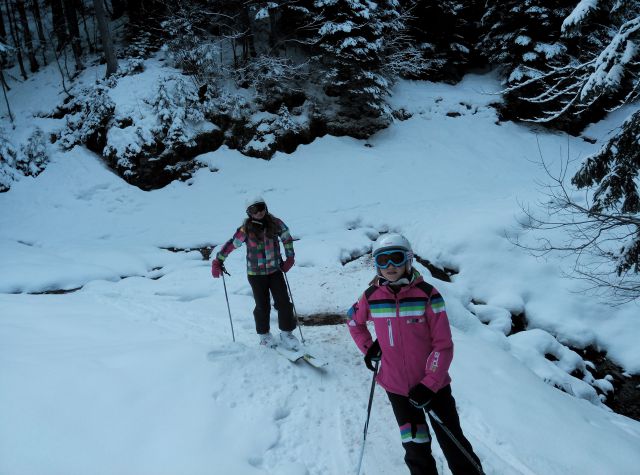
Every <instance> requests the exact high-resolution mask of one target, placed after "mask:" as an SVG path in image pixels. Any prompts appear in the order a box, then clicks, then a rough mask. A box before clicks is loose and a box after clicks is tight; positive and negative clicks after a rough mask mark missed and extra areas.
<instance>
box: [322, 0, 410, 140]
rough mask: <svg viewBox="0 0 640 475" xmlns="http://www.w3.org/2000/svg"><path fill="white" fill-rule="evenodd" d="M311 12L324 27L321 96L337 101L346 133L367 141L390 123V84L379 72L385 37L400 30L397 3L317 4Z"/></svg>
mask: <svg viewBox="0 0 640 475" xmlns="http://www.w3.org/2000/svg"><path fill="white" fill-rule="evenodd" d="M315 8H316V9H318V10H321V15H322V19H323V21H324V22H323V24H322V26H321V27H320V28H319V30H318V36H317V42H316V45H317V47H318V48H319V50H320V52H321V53H322V59H321V61H322V63H323V66H324V67H326V74H325V75H324V78H323V81H322V83H323V86H324V90H325V92H326V94H327V95H329V96H333V97H337V98H338V103H339V104H340V106H341V110H340V116H341V117H342V118H343V119H344V120H345V125H346V126H347V128H349V129H350V130H349V133H350V134H351V135H354V136H360V137H366V136H368V135H370V134H371V133H373V132H374V131H375V130H377V129H379V128H381V127H384V126H386V125H387V124H388V122H389V120H390V111H389V108H388V106H387V104H386V97H387V95H388V94H389V88H390V85H391V84H390V79H389V78H388V77H386V76H385V75H384V74H383V72H382V66H383V58H384V53H385V46H386V43H385V41H386V37H387V36H388V35H390V34H393V33H394V32H396V31H398V30H399V29H400V28H401V24H400V22H399V13H398V11H399V5H398V2H397V1H396V0H383V1H379V2H377V3H373V2H368V1H366V0H316V2H315ZM355 124H358V125H355ZM354 126H355V127H354ZM338 133H339V131H338Z"/></svg>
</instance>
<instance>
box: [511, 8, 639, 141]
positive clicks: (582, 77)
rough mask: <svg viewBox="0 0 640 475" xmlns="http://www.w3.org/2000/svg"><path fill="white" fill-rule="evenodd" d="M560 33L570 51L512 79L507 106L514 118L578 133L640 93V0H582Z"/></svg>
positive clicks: (563, 42) (562, 42)
mask: <svg viewBox="0 0 640 475" xmlns="http://www.w3.org/2000/svg"><path fill="white" fill-rule="evenodd" d="M563 12H564V10H563ZM560 32H561V37H560V38H559V40H558V42H559V44H561V45H562V46H563V48H564V49H565V54H564V55H561V56H557V57H556V61H554V62H553V63H551V64H549V65H547V67H546V69H545V68H536V69H535V70H533V71H532V73H533V74H530V75H529V76H528V77H521V78H519V81H512V82H511V84H509V86H510V87H508V89H507V91H506V95H505V97H506V98H507V105H506V107H505V109H508V108H509V107H510V108H511V109H512V110H513V112H514V113H513V114H512V117H517V118H521V119H525V120H531V121H535V122H543V123H548V124H550V125H554V126H556V127H560V128H564V129H566V130H568V131H570V132H573V133H577V132H579V131H580V130H581V129H582V128H583V127H584V125H586V124H587V123H589V122H593V121H595V120H599V119H601V118H602V117H603V116H604V114H605V113H606V112H608V111H610V110H612V109H614V108H616V107H619V106H620V105H622V104H625V103H629V102H633V101H634V100H636V99H637V98H638V95H639V94H640V75H639V73H640V70H639V68H640V61H638V59H639V56H640V51H639V49H638V48H637V46H636V42H637V40H638V38H639V37H640V4H639V3H638V2H636V1H632V0H600V1H598V2H593V1H591V0H581V1H580V2H578V4H577V5H574V8H572V9H571V11H570V12H569V14H568V15H567V16H566V18H565V19H564V20H563V22H562V24H561V26H560ZM558 60H559V61H558Z"/></svg>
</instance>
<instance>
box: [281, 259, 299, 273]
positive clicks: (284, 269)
mask: <svg viewBox="0 0 640 475" xmlns="http://www.w3.org/2000/svg"><path fill="white" fill-rule="evenodd" d="M294 262H295V259H294V258H293V256H291V257H287V260H286V261H284V262H283V263H282V265H281V266H280V269H282V272H289V269H291V268H292V267H293V264H294Z"/></svg>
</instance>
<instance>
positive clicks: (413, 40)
mask: <svg viewBox="0 0 640 475" xmlns="http://www.w3.org/2000/svg"><path fill="white" fill-rule="evenodd" d="M400 4H401V6H402V20H403V22H404V25H405V29H406V30H405V35H401V36H400V37H399V38H401V39H404V41H399V44H398V51H397V52H396V53H395V54H394V56H393V59H399V60H400V61H401V65H402V68H401V69H400V70H399V71H398V73H399V74H400V75H401V76H403V77H407V78H412V79H428V80H432V81H452V82H455V81H458V80H459V79H461V77H462V75H463V74H464V72H465V71H466V70H467V69H468V68H469V67H470V66H472V65H475V64H477V62H478V60H477V58H476V53H475V45H476V43H477V40H478V39H477V36H478V32H477V23H478V21H479V19H480V13H479V8H478V5H477V4H476V2H475V1H473V0H442V1H437V0H401V1H400Z"/></svg>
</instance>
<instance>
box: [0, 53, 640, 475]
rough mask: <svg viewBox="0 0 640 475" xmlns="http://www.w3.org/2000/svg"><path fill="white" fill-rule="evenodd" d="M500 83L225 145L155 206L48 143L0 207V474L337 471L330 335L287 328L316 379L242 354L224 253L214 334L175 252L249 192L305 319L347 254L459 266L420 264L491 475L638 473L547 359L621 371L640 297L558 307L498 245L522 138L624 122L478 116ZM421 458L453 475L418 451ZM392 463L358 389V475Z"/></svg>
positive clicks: (351, 258)
mask: <svg viewBox="0 0 640 475" xmlns="http://www.w3.org/2000/svg"><path fill="white" fill-rule="evenodd" d="M156 66H157V65H156ZM161 69H162V68H161V67H153V68H149V69H147V72H145V73H144V74H143V75H141V77H140V83H139V84H144V85H145V87H144V88H142V89H140V88H131V93H130V95H129V96H127V95H126V94H124V93H123V90H122V89H121V90H120V91H119V98H118V101H120V104H121V105H124V106H126V105H127V104H129V105H131V104H134V103H135V102H136V101H138V100H140V97H141V96H142V95H144V92H145V91H148V90H151V89H152V88H150V87H147V86H148V85H149V84H152V83H153V81H154V78H155V77H156V76H157V75H159V74H161ZM47 74H48V73H47V72H45V73H42V75H41V76H38V77H37V78H36V79H34V80H32V81H29V82H28V83H26V84H23V85H16V86H15V87H14V88H13V89H12V91H10V94H11V96H10V100H12V101H13V103H14V104H18V106H16V111H14V112H16V115H17V123H18V126H19V127H18V129H17V130H18V132H16V135H15V137H18V138H19V137H20V136H26V135H27V134H26V132H25V130H24V129H23V127H27V128H28V127H33V126H35V125H38V126H40V127H42V128H43V129H44V130H45V132H50V131H52V130H54V129H55V128H56V127H60V126H61V123H60V121H56V120H54V119H42V118H34V117H33V116H32V113H33V111H41V110H47V108H50V107H53V105H54V104H55V103H56V101H55V100H54V98H55V97H59V96H57V88H59V86H58V84H57V82H56V80H55V77H53V76H51V77H49V78H47ZM91 74H94V75H96V74H97V73H96V72H95V71H94V72H92V71H90V70H89V71H88V72H87V73H86V76H87V78H89V79H90V76H91ZM38 78H39V79H38ZM497 87H498V86H497V83H496V81H495V79H494V78H493V77H491V76H469V77H467V78H466V79H465V80H464V81H463V82H462V83H461V84H459V85H458V86H455V87H452V86H448V85H441V84H430V83H419V82H416V83H411V82H404V83H401V84H399V85H398V86H397V87H396V90H395V94H394V97H393V102H394V105H395V106H396V107H403V108H404V109H405V110H407V111H409V112H411V113H413V117H412V118H411V119H409V120H407V121H404V122H398V123H396V124H393V125H392V126H391V127H390V128H388V129H387V130H384V131H382V132H380V133H379V134H377V135H376V136H374V137H372V138H371V139H370V140H368V141H359V140H355V139H351V138H346V137H343V138H335V137H329V136H328V137H324V138H322V139H319V140H316V141H315V142H314V143H312V144H310V145H306V146H301V147H299V148H298V150H297V151H296V152H295V153H294V154H291V155H284V154H278V155H276V156H275V158H274V159H273V160H271V161H268V162H267V161H262V160H256V159H251V158H247V157H244V156H242V155H240V154H239V153H237V152H235V151H232V150H228V149H226V148H223V149H220V150H217V151H216V152H213V153H209V154H206V155H204V156H202V157H200V158H201V159H202V161H203V162H205V163H207V164H208V165H209V166H208V167H205V168H203V169H201V170H200V171H199V172H197V173H196V174H195V176H194V177H193V178H192V179H191V180H189V181H188V182H187V183H178V182H176V183H172V184H170V185H169V186H167V187H165V188H164V189H161V190H156V191H151V192H144V191H141V190H139V189H137V188H134V187H131V186H129V185H127V184H126V183H125V182H124V181H123V180H121V179H120V178H118V177H117V176H115V175H114V174H113V173H112V172H110V171H109V170H108V169H107V168H106V167H105V166H104V165H103V164H102V163H101V162H100V160H99V159H98V158H97V157H96V156H94V155H93V154H91V153H89V152H87V151H86V150H85V149H82V148H75V149H73V150H72V151H70V152H66V153H62V152H60V151H57V150H56V149H55V148H54V147H53V146H52V147H51V153H52V157H53V158H52V163H51V164H50V165H49V167H48V168H47V169H46V171H45V172H44V173H42V174H41V175H40V176H38V177H37V178H35V179H34V178H24V179H22V180H21V181H20V182H18V183H16V184H14V185H13V187H12V189H11V191H9V192H8V193H4V194H1V195H0V292H1V293H0V474H2V475H54V474H65V475H73V474H87V473H91V474H96V475H99V474H119V475H120V474H132V475H146V474H149V475H152V474H153V475H161V474H167V475H171V474H178V473H179V474H187V475H198V474H229V473H233V474H242V475H244V474H274V475H304V474H308V475H326V474H335V475H343V474H349V473H353V472H354V471H355V467H356V463H357V458H358V455H359V450H360V445H361V442H362V428H363V425H364V420H365V415H366V405H367V397H368V393H369V385H370V378H371V373H370V372H369V371H367V370H366V368H365V367H364V365H363V364H362V359H361V355H360V354H359V352H358V350H357V349H356V347H355V345H354V344H353V342H352V341H351V339H350V337H349V335H348V331H347V329H346V328H345V327H343V326H324V327H303V332H304V337H305V339H306V340H307V342H308V346H309V347H310V348H311V349H312V350H313V351H314V352H315V353H316V354H317V355H318V356H321V357H323V358H325V359H327V360H328V361H329V363H330V364H329V366H328V369H327V370H326V371H325V372H320V371H317V370H315V369H313V368H311V367H310V366H308V365H305V364H298V365H293V364H291V363H290V362H288V361H286V360H285V359H284V358H282V357H280V356H279V355H277V354H276V353H275V352H271V351H269V350H261V349H260V348H258V345H257V337H256V335H255V330H254V325H253V317H252V309H253V299H252V296H251V290H250V287H249V285H248V282H247V280H246V276H245V264H244V249H243V250H239V251H236V252H235V253H234V254H232V255H231V256H230V258H229V259H228V260H227V268H228V270H229V271H230V272H231V274H232V275H231V277H227V278H226V284H227V288H228V292H229V303H230V307H231V313H232V316H233V322H234V327H235V335H236V339H237V342H236V343H232V342H231V331H230V326H229V315H228V313H227V304H226V301H225V294H224V289H223V285H222V282H221V281H219V280H216V281H214V280H213V279H212V278H211V276H210V271H209V262H207V261H203V260H202V258H201V255H200V253H199V252H197V251H189V249H195V248H199V247H205V246H211V245H220V244H222V243H223V242H224V241H226V240H227V239H228V238H229V237H231V235H232V234H233V232H234V230H235V229H236V227H237V226H239V225H240V223H241V221H242V219H243V215H244V204H243V203H244V200H245V198H246V196H247V195H255V194H257V193H259V194H262V195H263V196H264V197H265V198H266V200H267V202H268V204H269V208H270V210H271V212H273V213H274V214H275V215H276V216H279V217H281V218H282V219H283V220H284V221H285V222H286V223H287V224H288V225H289V227H290V229H291V231H292V233H293V235H294V237H295V238H296V239H297V241H296V242H295V249H296V266H295V267H294V268H293V269H292V270H291V271H290V273H289V274H288V278H289V281H290V284H291V287H292V293H293V296H294V300H295V305H296V308H297V310H298V313H300V314H301V315H303V316H304V315H309V314H315V313H344V312H345V310H346V309H347V308H348V307H349V306H350V305H351V303H352V302H353V301H354V300H355V299H356V298H357V297H358V296H359V294H360V293H361V292H362V291H363V290H364V289H365V288H366V287H367V284H368V282H369V280H370V278H371V276H372V275H373V269H372V266H371V261H370V259H369V257H368V256H367V251H368V250H370V246H371V243H372V240H373V239H375V238H376V237H377V236H378V235H379V233H380V232H385V231H387V230H396V231H401V232H402V233H404V234H405V235H406V236H407V237H408V238H409V239H410V240H411V241H412V243H413V244H414V249H415V251H416V253H417V254H418V255H420V256H421V257H422V258H424V259H428V260H430V261H431V262H433V263H435V264H437V265H441V266H446V267H448V268H453V269H456V270H458V271H459V272H458V274H456V275H455V276H454V278H453V282H452V283H444V282H441V281H437V280H434V279H431V278H430V276H429V275H428V272H427V271H426V270H425V269H423V268H422V267H420V266H419V264H416V265H417V266H418V268H419V269H420V270H421V271H422V272H423V273H424V274H426V275H425V277H426V279H427V280H428V281H430V282H431V283H432V284H434V285H436V286H437V287H438V288H439V289H440V290H441V292H442V293H443V294H444V296H445V298H446V301H447V310H448V312H449V316H450V320H451V322H452V325H453V327H454V328H453V335H454V342H455V345H456V355H455V358H454V362H453V366H452V369H451V373H452V378H453V384H452V387H453V392H454V396H455V397H456V400H457V403H458V406H459V412H460V416H461V420H462V425H463V428H464V430H465V432H466V434H467V436H468V438H469V439H470V441H471V443H472V444H473V446H474V448H475V450H476V452H477V454H478V455H479V456H480V458H481V460H482V462H483V465H484V467H485V470H486V473H487V474H495V475H498V474H499V475H512V474H513V475H518V474H527V475H529V474H537V475H556V474H557V475H560V474H562V475H566V474H580V475H586V474H592V475H631V474H635V473H637V470H638V467H639V466H640V422H638V421H634V420H631V419H629V418H626V417H624V416H620V415H617V414H615V413H612V412H610V411H609V410H607V408H606V407H605V406H603V405H602V404H601V403H600V400H599V399H598V397H597V395H596V393H595V390H594V389H593V386H594V385H599V386H600V387H604V388H606V387H607V384H608V382H607V381H606V380H601V381H595V382H594V381H591V383H592V384H587V382H589V381H586V382H585V381H581V380H578V379H576V378H573V377H571V376H569V373H570V372H571V371H572V370H574V369H585V367H584V362H583V361H582V360H581V359H579V358H577V355H576V354H575V353H573V352H571V351H569V350H567V348H566V347H565V346H562V345H561V344H560V342H561V343H565V344H571V345H574V346H579V347H581V346H585V345H594V346H597V347H599V348H601V349H603V350H606V351H607V352H608V356H609V358H611V359H613V360H614V361H615V362H616V363H617V364H619V365H621V366H622V367H623V368H624V369H625V370H627V371H628V372H630V373H638V372H640V347H639V346H638V345H637V341H638V339H639V338H640V319H638V318H637V315H638V306H637V304H627V305H624V306H619V307H610V306H608V305H606V302H602V301H599V300H596V299H595V297H593V296H591V295H588V294H584V293H576V290H579V284H578V283H577V282H576V281H572V280H567V279H566V278H563V277H562V270H563V266H565V265H568V264H567V263H564V262H562V261H557V260H550V261H540V260H536V259H535V258H533V257H532V256H530V255H528V254H526V253H525V252H523V251H522V250H520V249H518V248H515V247H514V246H513V245H512V244H511V243H510V242H509V240H508V239H507V238H506V237H505V234H508V233H514V232H517V228H516V220H517V217H518V216H519V215H520V214H521V212H520V208H519V202H522V203H534V202H536V201H537V200H538V199H539V196H540V189H539V188H538V185H536V183H535V181H536V180H542V181H544V180H545V178H546V177H545V174H544V171H543V170H542V169H541V167H540V166H539V164H538V163H537V162H539V160H540V156H539V150H538V147H540V149H541V151H542V154H543V156H544V158H545V159H546V160H550V161H555V162H556V163H558V162H559V161H560V160H561V159H562V158H563V157H566V155H567V148H568V149H569V154H570V156H571V157H572V158H576V157H578V158H579V157H584V156H586V155H588V154H589V153H592V152H594V151H596V150H597V149H598V147H599V146H601V145H602V143H604V141H606V139H607V137H609V136H610V134H611V133H612V131H613V129H614V128H615V127H616V126H618V125H619V124H621V123H622V121H623V120H624V118H625V116H626V115H625V111H620V112H618V113H616V114H613V115H612V116H611V117H609V118H608V119H607V120H606V121H603V122H602V123H600V124H596V125H594V126H592V127H590V128H589V129H588V130H587V131H586V132H585V135H588V136H589V137H593V138H595V139H597V140H598V142H597V143H596V144H590V143H588V142H586V141H583V140H582V139H580V138H573V137H567V136H565V135H562V134H550V133H545V132H539V133H538V134H535V133H534V132H533V131H532V130H531V129H529V128H527V127H523V126H520V125H515V124H512V123H501V124H500V123H497V119H496V116H495V113H494V111H493V109H491V108H490V107H488V104H489V103H490V102H492V101H495V100H496V96H494V95H491V94H490V93H492V92H495V91H496V90H497ZM449 112H457V113H459V114H460V115H459V116H456V117H450V116H447V113H449ZM628 112H629V111H628V110H627V111H626V113H628ZM3 120H5V121H6V118H5V119H3ZM574 166H575V165H574ZM167 248H177V249H185V251H179V252H174V251H171V250H168V249H167ZM76 288H80V290H78V291H76V292H72V293H67V294H62V295H36V294H32V293H35V292H43V291H46V290H53V289H76ZM472 300H473V301H474V302H475V303H471V301H472ZM523 311H524V312H525V313H526V316H527V319H528V321H529V323H530V328H532V330H530V331H527V332H522V333H519V334H516V335H514V336H511V337H507V336H505V333H504V328H505V326H508V325H505V323H506V322H508V318H509V313H520V312H523ZM472 312H473V313H472ZM474 314H475V315H474ZM480 320H483V321H484V322H485V323H489V325H485V324H483V323H481V321H480ZM272 322H273V323H272V325H273V329H275V327H276V326H277V323H276V320H275V318H273V319H272ZM546 353H551V354H553V355H554V356H555V357H556V358H557V360H558V361H555V362H552V361H549V360H548V359H546V358H545V354H546ZM587 369H588V368H587ZM587 379H588V378H587ZM545 380H546V382H545ZM549 383H551V384H549ZM552 384H556V385H559V386H562V387H564V388H565V389H566V390H567V391H569V392H572V393H573V394H574V395H573V396H572V395H569V394H568V393H567V392H562V391H559V390H558V389H555V388H554V387H552ZM434 452H435V454H436V457H437V460H438V464H439V466H440V467H441V473H449V472H448V469H447V468H446V463H445V462H444V460H443V458H442V454H441V452H440V450H439V448H438V447H437V443H435V442H434ZM402 457H403V450H402V447H401V444H400V438H399V433H398V428H397V426H396V424H395V420H394V418H393V414H392V412H391V408H390V406H389V404H388V401H387V399H386V396H385V395H384V393H383V391H381V390H380V389H378V390H377V391H376V394H375V398H374V405H373V413H372V419H371V423H370V425H369V435H368V438H367V448H366V452H365V458H364V470H363V472H364V473H366V474H367V475H377V474H403V473H408V471H407V469H406V468H405V466H404V462H403V458H402Z"/></svg>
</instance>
